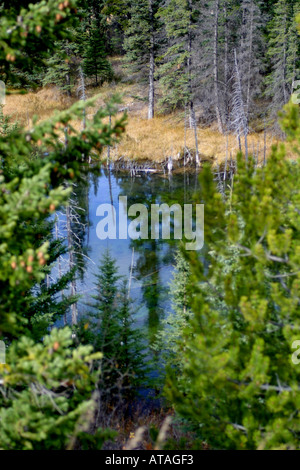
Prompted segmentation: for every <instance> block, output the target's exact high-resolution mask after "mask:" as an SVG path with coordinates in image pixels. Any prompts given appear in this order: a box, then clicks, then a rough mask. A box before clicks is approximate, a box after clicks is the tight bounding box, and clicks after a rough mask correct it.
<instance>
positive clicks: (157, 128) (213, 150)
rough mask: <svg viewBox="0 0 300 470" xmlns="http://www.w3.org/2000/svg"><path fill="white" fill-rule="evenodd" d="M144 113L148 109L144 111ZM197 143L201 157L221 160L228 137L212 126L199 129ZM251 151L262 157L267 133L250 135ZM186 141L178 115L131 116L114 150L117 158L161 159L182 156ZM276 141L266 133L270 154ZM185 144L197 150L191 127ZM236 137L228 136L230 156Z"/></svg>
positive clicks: (236, 146) (219, 161) (236, 143)
mask: <svg viewBox="0 0 300 470" xmlns="http://www.w3.org/2000/svg"><path fill="white" fill-rule="evenodd" d="M143 114H145V112H144V113H143ZM197 136H198V146H199V152H200V155H201V157H202V158H203V159H204V160H207V159H209V160H213V161H214V162H215V163H221V162H223V161H224V160H225V158H226V136H224V135H221V134H220V133H218V132H217V131H215V130H214V129H213V128H205V129H200V128H198V132H197ZM248 140H249V142H248V144H249V149H250V152H251V153H252V152H253V153H255V154H257V153H258V154H259V159H260V160H261V159H263V153H264V135H263V134H262V133H261V134H251V135H250V136H249V139H248ZM184 141H185V130H184V125H183V123H178V119H177V118H176V115H174V116H168V117H162V116H159V117H156V118H154V119H153V120H151V121H148V120H147V119H145V117H144V116H143V117H138V116H134V115H133V116H129V122H128V126H127V128H126V135H125V137H124V138H123V140H122V141H121V143H120V144H119V145H118V146H117V148H116V149H115V151H114V153H113V155H114V157H115V158H117V157H120V156H123V157H125V158H127V159H146V160H152V161H157V162H161V161H164V160H165V159H166V158H167V157H169V156H173V157H174V158H175V159H176V158H179V157H180V156H182V152H183V148H184ZM275 143H277V141H276V140H275V139H274V138H273V137H272V136H270V135H268V136H267V155H268V154H269V153H270V150H271V147H272V145H273V144H275ZM186 144H187V147H188V148H189V149H190V150H195V136H194V131H193V130H191V129H188V130H187V132H186ZM238 150H239V147H238V142H237V138H236V136H234V135H230V136H228V159H229V158H230V154H231V155H232V158H234V157H235V156H236V154H237V153H238Z"/></svg>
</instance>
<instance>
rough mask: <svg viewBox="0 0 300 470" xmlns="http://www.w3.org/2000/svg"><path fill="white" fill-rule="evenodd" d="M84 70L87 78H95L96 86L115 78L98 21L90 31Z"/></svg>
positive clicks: (85, 52) (85, 51)
mask: <svg viewBox="0 0 300 470" xmlns="http://www.w3.org/2000/svg"><path fill="white" fill-rule="evenodd" d="M83 68H84V72H85V74H86V76H87V77H95V84H96V86H97V85H98V84H100V85H102V84H103V83H104V82H105V81H109V80H111V79H112V76H113V72H112V68H111V65H110V62H109V60H108V59H107V54H106V49H105V35H104V34H103V31H102V30H101V24H100V23H99V22H98V21H96V20H94V21H93V23H92V26H91V29H90V30H89V31H88V36H87V40H86V45H85V50H84V61H83Z"/></svg>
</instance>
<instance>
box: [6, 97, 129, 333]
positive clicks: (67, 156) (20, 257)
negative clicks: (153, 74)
mask: <svg viewBox="0 0 300 470" xmlns="http://www.w3.org/2000/svg"><path fill="white" fill-rule="evenodd" d="M93 102H94V100H92V101H87V102H86V104H85V103H83V102H79V103H76V104H75V105H74V106H73V107H72V108H71V109H70V110H68V111H63V112H62V113H58V114H56V115H55V116H54V117H53V118H51V119H50V120H49V121H46V122H43V123H41V124H38V125H35V127H34V128H33V129H32V131H31V132H28V131H23V130H18V131H15V132H12V133H11V134H9V135H8V136H7V137H4V138H0V152H1V158H2V175H0V186H1V191H0V220H1V230H0V259H1V273H0V285H1V307H0V313H1V315H0V330H2V331H3V332H9V333H10V334H18V332H19V331H20V330H22V329H23V328H24V326H25V325H26V324H28V321H29V319H28V318H26V313H24V312H26V311H27V307H25V305H26V302H24V296H25V292H26V291H28V290H30V289H31V288H32V287H33V286H34V285H35V284H36V282H38V283H40V282H41V281H42V280H43V279H44V277H45V272H44V271H43V266H44V265H45V262H46V261H47V259H48V256H49V255H48V253H47V251H48V247H49V242H43V238H44V233H43V230H42V232H41V231H39V229H40V228H41V226H42V223H43V221H46V219H47V218H48V217H49V216H50V215H51V214H53V213H54V212H55V210H57V208H58V207H59V206H60V205H61V204H63V203H66V202H67V200H68V196H69V194H70V190H69V189H68V188H65V187H64V186H63V184H64V183H65V182H66V181H70V182H73V181H75V179H76V178H81V177H82V175H83V174H84V171H85V170H84V160H87V157H88V155H89V153H90V151H91V149H93V148H94V149H95V150H96V151H97V152H99V151H100V152H101V149H102V147H103V146H104V145H108V144H111V142H112V140H113V139H114V137H113V136H115V138H117V136H119V135H120V134H121V133H122V131H123V129H124V127H123V125H124V119H123V118H122V119H121V120H119V121H117V122H116V123H115V125H114V126H113V128H109V126H107V125H106V124H104V123H103V119H104V118H105V116H107V115H108V114H113V113H114V111H115V109H114V107H113V106H112V105H111V104H110V105H108V107H107V108H106V109H105V110H103V109H100V110H99V111H98V112H97V113H96V115H95V116H94V120H93V121H89V122H88V123H87V126H86V129H85V130H84V131H82V132H80V133H78V132H77V131H76V130H75V129H74V128H73V127H72V126H71V124H70V121H71V119H74V117H75V116H78V117H80V116H82V112H83V109H84V107H85V105H86V106H90V105H91V104H93ZM65 128H67V129H68V145H67V146H66V145H65V144H63V143H61V141H60V135H61V130H62V129H65ZM33 145H38V146H39V148H40V149H41V152H43V149H44V152H46V151H47V152H49V155H48V156H47V155H44V158H42V159H38V160H34V161H30V155H31V152H32V148H33ZM16 156H17V158H18V162H19V161H22V160H23V164H22V165H20V166H18V167H16V166H14V171H13V172H12V171H11V160H12V158H13V159H16ZM26 160H29V163H28V164H27V165H25V164H24V162H26ZM16 163H17V162H15V165H16Z"/></svg>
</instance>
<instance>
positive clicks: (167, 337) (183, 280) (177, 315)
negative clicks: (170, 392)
mask: <svg viewBox="0 0 300 470" xmlns="http://www.w3.org/2000/svg"><path fill="white" fill-rule="evenodd" d="M175 261H176V265H175V271H174V273H173V279H172V282H171V284H170V297H171V301H172V312H171V313H170V314H169V315H168V317H167V318H166V319H165V320H164V321H163V322H162V328H161V330H160V331H159V333H158V334H157V335H156V342H155V343H154V345H153V346H152V348H153V349H154V350H155V351H156V352H158V353H159V354H160V356H161V358H162V360H163V363H164V367H166V366H167V367H171V368H172V369H175V370H176V372H177V373H178V374H180V373H181V370H182V369H183V363H182V350H183V349H186V348H187V347H188V344H187V343H186V342H184V343H183V342H182V335H183V332H184V331H185V330H186V329H187V327H188V322H189V320H190V318H191V315H192V312H191V309H190V298H189V289H190V276H191V272H190V267H189V264H188V262H187V261H186V260H185V258H184V256H183V255H182V254H181V253H180V252H178V253H177V254H176V257H175Z"/></svg>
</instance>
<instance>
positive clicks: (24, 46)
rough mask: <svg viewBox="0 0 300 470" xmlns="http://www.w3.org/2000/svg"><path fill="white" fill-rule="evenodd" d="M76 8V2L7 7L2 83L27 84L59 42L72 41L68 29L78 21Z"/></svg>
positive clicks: (45, 0)
mask: <svg viewBox="0 0 300 470" xmlns="http://www.w3.org/2000/svg"><path fill="white" fill-rule="evenodd" d="M75 5H76V2H75V1H74V0H68V1H67V2H61V1H60V0H41V1H40V2H37V3H29V5H26V6H24V2H18V3H17V4H15V5H8V4H5V5H4V9H3V10H2V12H1V22H0V37H1V51H0V64H1V76H2V77H3V78H2V80H4V81H5V82H8V81H10V82H11V83H20V82H21V83H22V84H24V83H26V81H27V80H26V78H28V77H30V74H31V73H32V71H33V69H34V68H39V69H41V68H42V67H43V66H44V62H43V61H44V59H46V58H47V57H48V56H49V53H50V52H51V51H53V50H54V49H55V42H56V41H58V40H62V39H66V38H67V37H68V35H69V32H68V30H67V28H66V26H71V25H72V24H73V23H74V20H75V19H76V15H74V11H75ZM18 72H19V73H18Z"/></svg>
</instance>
